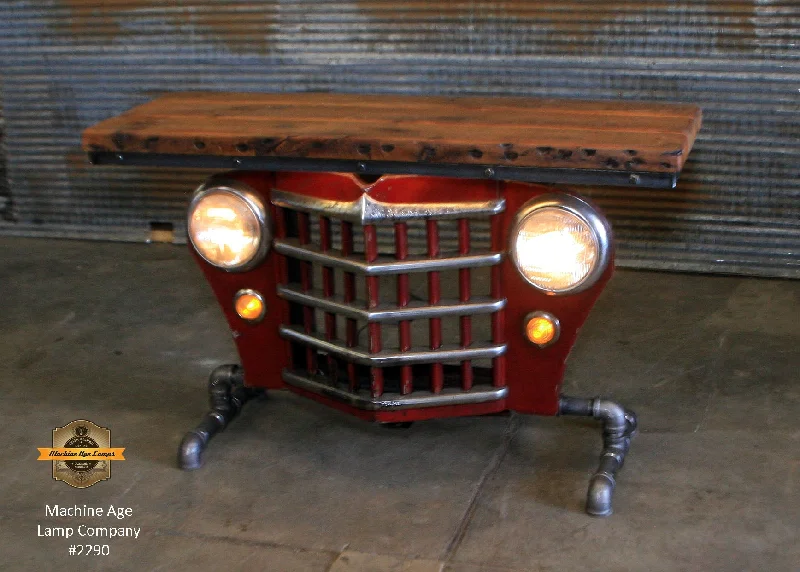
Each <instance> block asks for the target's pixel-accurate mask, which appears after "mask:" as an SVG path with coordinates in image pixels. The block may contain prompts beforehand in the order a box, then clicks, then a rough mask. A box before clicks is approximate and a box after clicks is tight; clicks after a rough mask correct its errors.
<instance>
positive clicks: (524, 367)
mask: <svg viewBox="0 0 800 572" xmlns="http://www.w3.org/2000/svg"><path fill="white" fill-rule="evenodd" d="M230 176H232V177H235V178H239V179H240V180H242V181H244V182H246V183H247V184H249V185H250V186H251V187H253V188H254V189H255V190H256V192H258V193H259V194H261V195H262V197H263V198H264V200H265V202H268V198H269V192H270V188H280V189H282V190H286V191H291V192H295V193H301V194H305V195H309V196H316V197H320V198H329V199H334V200H341V201H353V200H356V199H358V198H359V197H360V196H361V195H362V194H363V193H364V192H365V191H369V193H370V196H372V197H373V198H375V199H376V200H381V201H385V202H397V203H403V202H425V201H426V200H427V201H430V200H432V199H431V197H435V199H436V201H437V202H446V201H460V200H487V199H492V198H496V197H498V196H502V197H504V198H505V199H506V203H507V206H506V211H505V212H504V213H503V214H501V215H497V216H495V217H493V220H492V223H491V226H492V248H493V249H495V250H498V251H506V245H507V244H508V240H509V236H508V233H509V232H510V227H511V224H510V223H511V220H512V219H513V216H514V213H515V212H516V211H517V210H518V209H519V208H520V207H521V206H522V205H523V204H524V203H525V202H527V201H528V200H530V199H531V198H533V197H535V196H537V195H539V194H542V193H547V192H553V191H554V190H557V189H553V188H552V187H547V186H543V185H532V184H525V183H504V182H499V183H498V182H493V181H481V180H463V179H446V178H433V177H430V178H429V177H414V176H405V175H403V176H386V177H383V178H381V179H379V180H378V181H377V182H374V183H369V184H367V183H364V182H363V181H360V180H358V179H357V178H356V177H354V176H352V175H345V174H336V173H275V174H272V173H243V172H237V173H232V174H230ZM279 210H280V209H278V210H277V211H276V213H277V214H276V218H275V230H276V235H277V236H282V232H283V233H284V234H283V235H285V230H283V231H282V230H281V216H280V214H279V213H278V211H279ZM301 226H302V225H301ZM348 228H350V231H349V235H348ZM365 239H366V240H365V243H366V245H367V246H368V247H370V244H371V241H370V240H369V237H367V236H365ZM372 244H373V245H376V243H372ZM370 248H371V247H370ZM461 249H462V246H461V244H460V245H459V250H461ZM371 252H372V254H374V255H377V249H375V250H374V251H371ZM342 253H343V254H345V255H348V256H349V255H352V254H353V240H352V225H350V224H349V223H343V224H342ZM196 258H197V260H198V264H199V265H200V267H201V268H202V270H203V272H204V274H205V275H206V277H207V278H208V280H209V282H210V284H211V287H212V289H213V291H214V293H215V295H216V296H217V299H218V300H219V303H220V305H221V306H222V308H223V311H224V313H225V317H226V319H227V320H228V323H229V324H230V327H231V330H233V331H234V332H235V339H236V345H237V349H238V350H239V355H240V357H241V361H242V366H243V368H244V371H245V376H246V377H245V381H246V383H247V384H248V385H250V386H255V387H268V388H274V389H277V388H282V387H283V386H284V384H283V382H282V380H281V377H280V371H281V369H282V368H284V367H287V366H288V358H287V356H286V353H285V352H282V351H274V350H273V351H272V353H270V354H269V356H268V357H267V358H265V348H278V347H286V343H285V342H284V341H283V340H281V339H280V337H279V336H278V333H277V328H278V325H279V324H285V323H288V304H286V302H284V301H283V300H281V299H280V298H278V297H277V295H276V285H277V284H278V282H279V281H284V280H285V278H286V277H285V275H284V273H283V271H282V270H281V262H280V258H281V257H279V256H277V255H276V254H275V253H274V252H271V253H270V254H269V255H268V256H267V258H266V259H265V261H264V263H263V264H261V265H260V266H259V267H258V268H256V269H253V270H250V271H248V272H241V273H229V272H224V271H220V270H218V269H216V268H214V267H212V266H210V265H209V264H207V263H205V262H204V261H202V260H201V259H200V258H199V257H197V256H196ZM612 273H613V264H612V265H609V267H608V268H607V269H606V271H605V272H604V274H603V275H602V277H601V279H600V280H599V281H598V282H597V283H596V284H595V285H594V286H593V287H592V288H590V289H589V290H586V291H584V292H581V293H579V294H575V295H570V296H548V295H545V294H543V293H540V292H538V291H536V290H535V289H533V288H532V287H531V286H530V285H528V283H527V282H525V281H524V280H523V279H522V278H521V277H520V276H519V273H518V272H517V271H516V269H515V268H514V266H513V263H512V262H511V261H510V260H509V259H508V258H507V257H506V259H504V261H503V263H502V264H501V265H499V266H497V267H494V269H493V270H492V272H491V293H492V295H493V296H497V297H505V298H506V299H507V303H506V308H505V310H504V311H502V312H498V313H496V314H495V315H494V318H493V319H492V328H491V329H492V332H491V334H492V339H493V340H495V341H496V342H498V343H506V344H508V351H507V354H506V355H507V356H508V359H506V358H505V357H504V358H497V359H496V360H495V363H494V383H495V384H498V385H502V384H506V385H507V386H508V396H507V397H506V398H505V399H504V400H500V401H497V402H493V403H490V404H479V405H461V406H450V407H447V408H440V407H436V408H429V409H409V410H402V411H389V412H385V411H384V412H365V411H361V410H355V409H354V408H353V407H351V406H348V405H345V404H343V403H339V402H335V401H334V400H332V399H329V398H323V397H320V396H312V395H308V396H309V397H312V398H313V399H316V400H317V401H320V402H323V403H326V404H328V405H331V406H333V407H336V408H337V409H340V410H342V411H348V412H349V413H352V414H354V415H357V416H359V417H362V418H365V419H371V420H377V421H387V422H388V421H413V420H421V419H429V418H433V417H441V416H450V415H476V414H481V413H491V412H497V411H502V410H503V409H510V410H514V411H519V412H523V413H538V414H544V415H554V414H555V413H557V410H558V394H559V388H560V384H561V381H562V378H563V373H564V368H565V362H566V358H567V356H568V354H569V351H570V349H571V347H572V345H573V343H574V341H575V338H576V336H577V333H578V330H579V328H580V326H581V325H582V324H583V322H584V321H585V319H586V317H587V316H588V314H589V311H590V310H591V308H592V306H593V305H594V303H595V301H596V300H597V298H598V296H599V295H600V292H601V291H602V290H603V287H604V286H605V284H606V282H607V281H608V280H609V278H610V277H611V275H612ZM301 279H302V276H301ZM462 280H463V279H462V278H459V284H460V285H459V299H462V298H463V297H464V296H465V295H466V293H465V292H462V290H461V281H462ZM308 285H309V287H310V276H309V281H308ZM241 288H253V289H256V290H258V291H259V292H261V293H262V295H263V296H264V300H265V302H266V303H267V308H268V314H267V319H265V320H264V321H263V322H261V323H260V324H257V325H252V324H247V323H245V322H244V321H243V320H241V319H240V318H239V317H238V316H237V315H236V313H235V311H234V309H233V305H232V300H233V296H234V294H235V293H236V291H237V290H239V289H241ZM323 288H324V284H323ZM367 289H368V294H369V298H370V300H368V302H371V303H375V304H376V303H377V289H370V287H369V285H368V288H367ZM370 291H371V292H370ZM470 294H471V292H470ZM343 295H344V297H345V299H349V300H351V301H352V300H354V299H355V282H354V279H353V277H352V276H351V279H350V280H348V278H347V276H345V281H344V290H343ZM439 295H441V292H439ZM398 300H399V297H398ZM534 310H542V311H546V312H550V313H552V314H553V315H555V316H556V317H558V319H559V321H560V323H561V335H560V337H559V340H558V341H557V342H556V343H554V344H553V345H551V346H549V347H547V348H545V349H539V348H535V347H533V346H531V345H530V344H529V343H528V342H527V341H526V340H525V339H524V337H523V336H522V332H521V327H522V326H521V324H522V319H523V318H524V316H525V315H526V314H527V313H528V312H531V311H534ZM350 322H352V324H353V327H352V328H350ZM370 338H371V339H372V338H375V339H379V337H377V336H373V335H372V332H370ZM464 339H465V338H464V337H463V331H462V340H461V344H462V345H463V343H464ZM346 341H347V344H348V345H351V346H353V345H357V344H356V329H355V321H352V320H348V328H347V339H346ZM432 341H436V340H432ZM370 347H371V349H375V348H376V347H377V346H375V345H374V344H373V343H371V344H370ZM266 351H269V350H266ZM351 365H352V364H351ZM348 369H349V370H350V371H349V375H350V379H351V384H353V383H354V381H353V380H355V379H356V378H355V368H352V369H351V368H348ZM379 372H380V373H382V371H380V370H379ZM381 381H382V379H381ZM295 391H297V392H298V393H301V394H305V393H307V392H305V393H304V392H303V391H302V390H296V389H295Z"/></svg>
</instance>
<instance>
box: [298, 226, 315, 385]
mask: <svg viewBox="0 0 800 572" xmlns="http://www.w3.org/2000/svg"><path fill="white" fill-rule="evenodd" d="M309 218H310V217H309V215H308V213H298V215H297V227H298V237H299V240H300V244H302V245H306V244H310V243H311V226H310V224H309ZM300 280H301V285H302V287H303V292H308V291H310V290H311V288H312V287H313V276H312V268H311V263H310V262H305V261H301V262H300ZM303 328H305V331H306V333H307V334H311V333H313V332H314V331H315V330H316V325H315V321H314V308H313V307H310V306H303ZM306 369H307V370H308V373H310V374H312V375H313V374H316V373H317V352H316V351H315V350H314V348H311V347H307V348H306Z"/></svg>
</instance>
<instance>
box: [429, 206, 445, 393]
mask: <svg viewBox="0 0 800 572" xmlns="http://www.w3.org/2000/svg"><path fill="white" fill-rule="evenodd" d="M426 224H427V232H428V258H439V253H440V250H439V225H438V223H437V222H436V220H432V219H429V220H427V221H426ZM441 299H442V290H441V281H440V276H439V272H429V273H428V303H429V304H430V305H431V306H434V305H436V304H438V303H439V302H440V301H441ZM428 326H429V328H430V334H429V335H430V345H431V349H432V350H438V349H439V348H441V347H442V319H441V318H431V319H430V321H429V324H428ZM443 386H444V369H443V367H442V364H441V363H434V364H432V365H431V392H432V393H441V391H442V388H443Z"/></svg>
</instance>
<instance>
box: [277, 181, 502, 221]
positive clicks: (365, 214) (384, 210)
mask: <svg viewBox="0 0 800 572" xmlns="http://www.w3.org/2000/svg"><path fill="white" fill-rule="evenodd" d="M431 192H432V193H434V194H435V192H436V191H435V189H433V190H432V191H431ZM272 204H274V205H275V206H279V207H283V208H289V209H292V210H296V211H302V212H307V213H313V214H318V215H323V216H330V217H333V218H337V219H342V220H346V221H350V222H355V223H360V224H375V223H381V222H395V221H404V220H414V219H426V218H436V219H458V218H471V217H476V216H491V215H496V214H499V213H501V212H503V211H504V210H505V208H506V201H505V199H497V200H493V201H480V202H458V203H385V202H382V201H376V200H375V199H373V198H372V197H370V196H369V195H368V194H367V193H364V194H362V195H361V197H360V198H358V199H356V200H354V201H352V202H346V201H335V200H331V199H320V198H317V197H310V196H306V195H300V194H297V193H291V192H288V191H281V190H280V189H273V190H272Z"/></svg>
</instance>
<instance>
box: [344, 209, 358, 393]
mask: <svg viewBox="0 0 800 572" xmlns="http://www.w3.org/2000/svg"><path fill="white" fill-rule="evenodd" d="M341 241H342V242H341V244H342V256H345V257H347V256H352V254H353V224H352V223H350V222H346V221H342V237H341ZM355 299H356V276H355V274H353V273H352V272H345V273H344V301H345V302H348V303H352V302H354V301H355ZM357 338H358V323H357V322H356V321H355V320H354V319H353V318H347V325H346V332H345V343H347V347H349V348H353V347H355V346H356V340H357ZM347 378H348V380H349V381H350V384H349V385H350V391H353V392H355V391H358V387H359V383H358V373H357V371H356V364H354V363H353V362H347Z"/></svg>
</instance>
